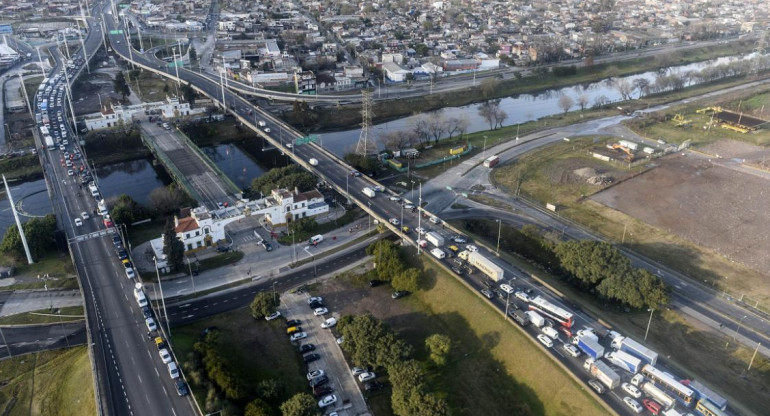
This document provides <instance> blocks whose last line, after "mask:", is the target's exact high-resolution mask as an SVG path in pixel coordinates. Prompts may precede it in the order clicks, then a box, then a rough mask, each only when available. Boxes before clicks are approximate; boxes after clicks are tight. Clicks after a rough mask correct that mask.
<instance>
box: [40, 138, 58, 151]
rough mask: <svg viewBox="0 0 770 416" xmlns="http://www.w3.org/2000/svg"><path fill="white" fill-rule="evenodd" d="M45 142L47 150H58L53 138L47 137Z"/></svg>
mask: <svg viewBox="0 0 770 416" xmlns="http://www.w3.org/2000/svg"><path fill="white" fill-rule="evenodd" d="M43 140H45V147H46V149H48V150H52V149H56V145H54V144H53V137H51V136H45V137H43Z"/></svg>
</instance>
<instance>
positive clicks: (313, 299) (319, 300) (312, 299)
mask: <svg viewBox="0 0 770 416" xmlns="http://www.w3.org/2000/svg"><path fill="white" fill-rule="evenodd" d="M323 301H324V298H322V297H320V296H312V297H310V298H309V299H308V300H307V304H308V305H310V304H311V303H323Z"/></svg>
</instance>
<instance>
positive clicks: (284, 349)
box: [172, 309, 307, 408]
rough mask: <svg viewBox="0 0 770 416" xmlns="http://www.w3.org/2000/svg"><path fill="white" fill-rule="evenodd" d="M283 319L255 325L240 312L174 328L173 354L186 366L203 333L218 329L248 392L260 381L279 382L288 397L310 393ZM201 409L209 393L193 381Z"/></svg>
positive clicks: (254, 322) (228, 354)
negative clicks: (205, 330) (212, 327)
mask: <svg viewBox="0 0 770 416" xmlns="http://www.w3.org/2000/svg"><path fill="white" fill-rule="evenodd" d="M283 323H284V321H283V320H281V319H278V320H275V321H271V322H267V321H265V320H259V321H255V320H254V318H252V317H251V315H250V314H249V311H248V309H238V310H235V311H232V312H228V313H225V314H221V315H217V316H215V317H212V318H208V319H205V320H202V321H199V322H196V323H194V324H190V325H185V326H183V327H179V328H174V332H173V334H174V335H173V337H172V342H173V347H174V351H175V352H176V354H177V356H178V357H179V359H180V360H182V361H183V362H184V361H185V360H188V359H189V354H190V353H191V352H192V349H193V344H194V343H195V342H197V341H198V340H200V334H201V331H202V330H203V329H204V328H207V327H210V326H216V327H218V328H219V331H220V339H221V340H223V341H224V342H222V343H221V344H220V347H221V349H222V350H221V354H222V356H224V357H228V360H229V361H230V362H231V363H233V364H234V365H236V366H237V367H238V368H239V370H240V371H239V374H241V376H243V377H244V381H245V382H246V383H247V386H245V388H246V389H248V390H251V389H254V388H255V386H256V384H257V383H258V382H259V381H260V380H264V379H279V380H280V381H281V383H283V385H284V388H285V392H286V394H287V396H290V395H292V394H294V393H297V392H307V384H306V383H307V380H305V378H304V372H303V366H302V365H301V364H300V362H301V359H300V355H299V352H298V351H297V349H296V348H294V347H293V346H292V345H291V344H290V343H289V342H288V341H287V339H286V333H285V331H286V327H285V326H284V325H283ZM190 381H191V386H192V388H193V391H194V392H195V396H196V398H197V399H198V400H199V401H200V402H199V403H200V405H201V408H203V407H204V405H205V403H203V401H204V400H205V399H206V391H205V390H204V388H203V387H202V386H201V385H200V384H197V383H195V380H190Z"/></svg>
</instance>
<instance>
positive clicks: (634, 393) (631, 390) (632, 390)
mask: <svg viewBox="0 0 770 416" xmlns="http://www.w3.org/2000/svg"><path fill="white" fill-rule="evenodd" d="M620 388H621V389H623V391H625V392H626V393H628V394H630V395H631V397H633V398H635V399H638V398H640V397H642V392H641V391H639V389H637V388H636V386H633V385H631V384H628V383H623V384H621V385H620Z"/></svg>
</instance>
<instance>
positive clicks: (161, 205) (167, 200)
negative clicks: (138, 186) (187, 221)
mask: <svg viewBox="0 0 770 416" xmlns="http://www.w3.org/2000/svg"><path fill="white" fill-rule="evenodd" d="M149 199H150V207H152V209H153V210H155V214H159V215H166V214H171V213H173V212H175V211H178V210H179V208H181V207H182V205H183V204H185V203H188V202H190V199H189V197H188V196H187V194H186V193H185V192H184V191H183V190H182V189H181V188H180V187H179V186H178V185H177V184H173V183H172V184H171V185H169V186H166V187H159V188H155V189H153V190H152V191H151V192H150V197H149Z"/></svg>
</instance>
